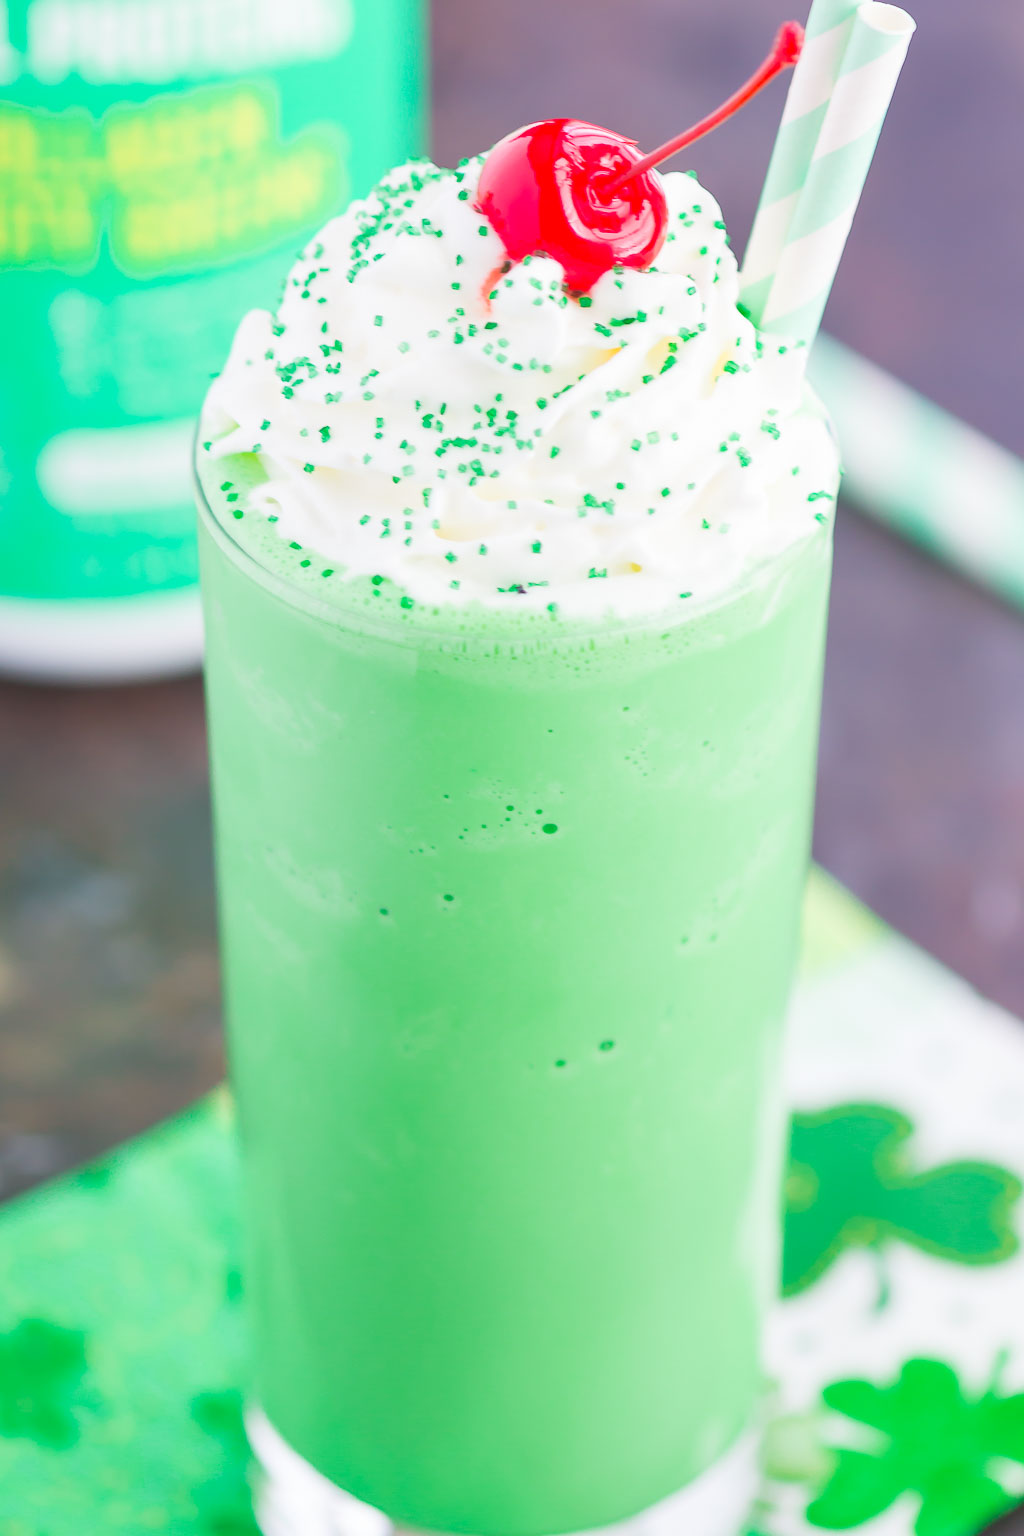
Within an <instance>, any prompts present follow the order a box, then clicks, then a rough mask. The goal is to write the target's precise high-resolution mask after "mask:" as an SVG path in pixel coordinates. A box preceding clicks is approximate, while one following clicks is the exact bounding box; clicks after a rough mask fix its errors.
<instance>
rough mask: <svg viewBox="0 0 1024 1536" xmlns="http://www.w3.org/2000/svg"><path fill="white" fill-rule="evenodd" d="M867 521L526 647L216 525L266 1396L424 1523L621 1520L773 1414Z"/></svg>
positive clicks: (224, 828) (210, 572)
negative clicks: (720, 581)
mask: <svg viewBox="0 0 1024 1536" xmlns="http://www.w3.org/2000/svg"><path fill="white" fill-rule="evenodd" d="M221 468H222V467H221ZM249 521H250V520H249V519H246V529H247V525H248V523H249ZM253 521H255V520H253ZM224 523H225V525H226V526H228V527H231V528H232V534H233V535H237V534H239V533H240V532H242V531H243V529H242V525H238V524H234V525H233V524H232V522H231V519H230V518H229V517H228V516H227V515H226V512H225V513H224ZM246 537H247V538H249V537H250V535H249V534H248V532H247V531H246ZM252 537H253V538H255V535H252ZM270 537H271V539H272V538H273V537H274V536H273V535H272V533H271V535H270ZM264 546H265V551H266V550H268V549H269V545H268V544H267V543H266V539H264ZM252 547H255V545H253V546H252ZM279 547H283V546H279ZM830 549H831V540H830V530H829V529H828V528H827V527H823V526H822V527H818V528H817V529H816V531H815V532H814V533H812V534H810V535H809V536H808V538H807V539H806V540H804V541H803V543H801V544H799V545H798V546H796V547H795V548H794V549H793V550H791V551H790V552H789V553H788V554H787V555H786V556H784V557H783V558H782V559H781V560H780V561H779V563H778V564H777V565H776V566H775V567H774V568H773V569H772V570H771V571H770V572H769V573H767V574H766V575H765V576H764V578H763V580H761V582H760V583H759V584H757V585H755V586H752V587H750V588H748V589H747V590H745V591H744V592H742V593H740V594H738V595H737V596H735V597H734V598H733V599H732V600H730V601H729V602H727V603H725V604H723V605H720V606H718V607H717V608H715V609H713V610H710V611H707V612H705V613H703V614H699V613H698V614H694V615H692V616H689V615H688V616H686V617H683V616H679V617H677V616H675V615H673V616H672V617H671V619H670V620H668V621H666V620H665V619H664V618H662V619H659V620H657V621H654V622H652V623H650V624H647V625H645V626H644V627H642V628H637V627H633V628H627V627H623V626H616V625H614V624H609V625H608V627H607V628H606V630H605V631H604V632H602V633H599V634H592V633H586V632H584V631H582V630H580V629H574V628H573V627H572V626H570V625H563V624H562V623H561V622H560V621H559V620H558V619H557V618H551V617H550V616H549V615H544V617H543V619H537V620H536V621H535V622H534V623H532V624H529V625H524V626H523V627H522V628H521V630H520V631H518V632H517V633H515V634H514V636H513V638H512V639H511V640H510V639H509V638H508V631H507V629H506V628H505V625H506V621H504V620H503V619H502V617H501V616H495V615H488V614H482V615H478V617H477V619H476V621H473V620H466V619H462V618H460V619H459V620H458V626H459V627H458V628H457V629H456V630H455V631H454V632H453V631H452V630H451V629H450V630H449V632H448V634H447V635H446V634H445V630H444V622H443V619H438V618H435V617H434V616H432V615H429V614H428V615H424V614H422V613H421V612H420V611H419V610H416V611H413V612H409V611H406V610H403V609H401V608H399V606H398V604H397V599H396V598H394V597H393V596H392V597H391V598H389V597H388V595H387V593H386V592H385V593H384V595H383V597H382V598H380V599H378V600H377V606H380V607H384V608H385V609H386V611H385V612H384V613H383V614H382V615H377V614H375V613H374V600H373V597H372V594H370V593H368V592H367V593H366V594H365V595H363V596H362V597H361V598H359V599H358V600H357V599H356V598H355V597H352V598H351V599H350V600H349V601H348V606H347V607H346V605H345V599H344V598H341V597H339V596H338V593H339V592H342V593H344V591H345V589H344V587H343V586H342V585H341V584H340V583H338V582H335V583H334V584H333V585H332V584H331V583H330V582H325V581H324V580H323V579H322V578H320V577H319V569H318V563H317V562H316V561H314V562H313V566H312V567H311V568H309V570H308V571H304V572H303V573H302V577H301V580H302V582H304V583H305V586H304V587H302V586H300V584H299V573H298V572H297V571H296V573H295V579H294V580H291V579H290V580H289V582H288V584H287V585H286V584H283V583H282V582H281V581H280V579H279V578H278V577H273V576H267V575H264V574H262V573H261V572H260V570H259V567H258V566H257V565H256V564H253V563H250V562H249V561H248V560H247V558H246V556H244V555H240V554H239V552H238V551H237V549H235V548H234V547H233V545H232V542H231V538H225V536H224V534H223V533H222V532H221V531H220V529H219V527H217V525H216V524H215V523H214V522H213V521H212V520H211V519H209V518H208V517H207V518H206V519H205V526H204V529H203V531H202V536H201V555H202V562H203V583H204V589H205V599H206V605H207V625H208V657H209V660H208V680H209V684H208V685H209V702H210V715H211V727H212V754H213V772H214V786H215V801H216V816H217V834H218V852H219V868H220V892H221V903H222V922H223V941H224V950H225V960H226V982H227V999H228V1012H229V1018H230V1028H231V1053H232V1059H233V1072H234V1081H235V1085H236V1088H237V1092H238V1098H239V1104H240V1112H241V1120H242V1129H243V1137H244V1146H245V1153H246V1170H247V1202H248V1210H247V1220H248V1234H249V1285H250V1291H251V1295H252V1298H253V1305H254V1320H255V1330H256V1366H257V1373H258V1379H257V1392H258V1396H259V1400H260V1402H261V1404H262V1406H263V1407H264V1409H265V1410H266V1412H267V1414H268V1416H269V1418H270V1419H271V1421H272V1423H273V1424H274V1425H275V1427H276V1428H277V1429H278V1430H279V1431H280V1432H281V1433H282V1434H283V1435H284V1436H285V1438H286V1439H287V1440H288V1441H289V1442H290V1443H291V1444H292V1445H293V1446H294V1447H295V1449H296V1450H298V1451H299V1452H300V1453H301V1454H302V1455H303V1456H304V1457H306V1458H307V1459H308V1460H309V1461H310V1462H312V1463H313V1464H314V1465H315V1466H316V1467H317V1468H319V1469H320V1471H322V1472H323V1473H325V1474H326V1475H327V1476H328V1477H329V1478H331V1479H332V1480H333V1481H334V1482H336V1483H337V1484H339V1485H340V1486H341V1487H343V1488H345V1489H346V1490H348V1491H349V1492H350V1493H353V1494H355V1495H356V1496H357V1497H358V1498H360V1499H363V1500H366V1501H367V1502H369V1503H371V1504H373V1505H375V1506H377V1507H379V1508H381V1509H383V1510H384V1511H386V1512H387V1513H388V1514H389V1515H391V1516H392V1517H393V1518H394V1519H396V1520H399V1521H402V1522H406V1523H408V1524H411V1525H416V1526H420V1527H426V1528H429V1529H434V1530H440V1531H452V1532H469V1533H478V1536H546V1533H552V1532H560V1531H576V1530H583V1529H586V1528H589V1527H593V1526H597V1525H601V1524H605V1523H608V1522H611V1521H614V1520H617V1519H620V1518H624V1517H626V1516H629V1515H632V1514H634V1513H636V1512H637V1511H639V1510H641V1509H643V1508H645V1507H646V1506H648V1505H650V1504H652V1503H654V1502H655V1501H657V1500H659V1499H661V1498H662V1497H664V1496H666V1495H668V1494H669V1493H671V1492H673V1491H674V1490H676V1489H678V1488H680V1487H682V1486H683V1485H685V1484H686V1483H687V1482H688V1481H690V1480H691V1479H693V1478H694V1477H696V1476H697V1475H699V1474H700V1473H701V1472H702V1471H703V1470H704V1469H706V1468H707V1467H708V1466H709V1465H710V1464H711V1463H712V1462H713V1461H714V1460H715V1459H716V1458H717V1457H719V1456H720V1455H721V1454H722V1453H723V1452H724V1451H725V1450H727V1449H728V1448H729V1446H730V1445H731V1444H732V1443H733V1442H734V1440H735V1439H736V1437H738V1436H739V1435H740V1434H741V1433H742V1432H743V1431H744V1430H745V1429H747V1428H748V1427H749V1426H750V1425H751V1424H752V1423H753V1422H754V1420H755V1418H756V1414H757V1409H758V1401H759V1396H760V1393H761V1386H762V1383H761V1374H760V1366H759V1358H758V1357H759V1336H760V1330H761V1323H762V1318H763V1315H764V1311H765V1308H766V1306H767V1305H768V1303H769V1301H770V1299H771V1297H772V1296H773V1295H774V1293H775V1290H776V1281H777V1267H778V1253H777V1246H778V1242H777V1228H778V1206H779V1194H778V1185H779V1171H780V1163H781V1151H782V1123H781V1106H780V1095H779V1081H778V1067H779V1053H780V1038H781V1022H782V1017H783V1013H784V1009H785V1004H786V999H787V993H788V989H789V984H790V976H791V967H792V961H793V954H794V948H795V940H796V930H797V916H798V909H799V905H800V899H801V894H802V889H803V883H804V878H805V872H806V866H807V859H808V844H809V831H810V815H811V804H812V794H813V775H814V763H815V751H816V739H817V729H818V714H819V697H820V685H821V669H822V656H823V641H824V630H825V615H826V606H827V591H828V578H829V568H830ZM268 558H269V556H268ZM297 558H298V557H296V559H297ZM318 580H319V586H318V585H317V581H318ZM328 591H330V592H333V594H334V597H333V600H332V602H333V606H332V602H329V601H328V600H327V598H326V596H325V593H326V592H328Z"/></svg>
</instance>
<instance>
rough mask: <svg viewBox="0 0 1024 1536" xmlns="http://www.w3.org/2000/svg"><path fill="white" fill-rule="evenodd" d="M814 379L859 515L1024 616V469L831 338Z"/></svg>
mask: <svg viewBox="0 0 1024 1536" xmlns="http://www.w3.org/2000/svg"><path fill="white" fill-rule="evenodd" d="M809 375H810V380H811V383H812V384H813V385H814V387H815V388H816V389H817V390H818V391H819V393H820V394H821V395H822V397H823V398H824V399H825V400H826V401H827V402H828V407H829V410H830V412H831V414H832V417H833V420H834V421H835V424H836V429H837V431H838V434H839V440H840V442H841V444H842V446H843V456H844V459H845V461H846V475H845V478H844V481H843V487H844V491H845V492H846V493H847V494H848V495H849V496H850V497H851V499H852V500H853V501H854V502H855V503H856V504H857V507H858V508H859V509H860V510H861V511H863V512H867V513H868V514H870V516H871V517H873V518H876V519H877V520H878V521H879V522H881V523H883V524H885V525H886V526H887V527H890V528H892V529H893V530H894V531H895V532H897V533H899V534H902V535H903V536H904V537H906V538H908V539H911V540H912V541H913V542H914V543H916V544H920V545H921V546H923V547H924V548H925V549H926V550H928V551H929V553H931V554H933V555H935V556H936V558H938V559H940V560H944V561H945V562H946V563H947V564H949V565H951V566H953V567H954V569H955V570H958V571H960V572H962V573H963V574H964V575H966V576H969V577H971V578H972V579H973V580H975V581H978V582H980V583H981V584H982V585H984V586H986V587H989V588H991V589H992V590H993V591H995V592H997V593H999V595H1000V596H1001V597H1004V598H1006V599H1008V600H1009V601H1010V602H1012V603H1015V604H1018V605H1020V606H1024V462H1022V461H1021V460H1020V459H1019V458H1017V456H1016V455H1015V454H1012V453H1011V452H1010V451H1009V450H1008V449H1006V448H1003V447H1001V446H1000V445H999V444H998V443H995V442H993V441H992V439H991V438H988V437H986V436H985V435H984V434H983V433H981V432H977V431H975V429H974V428H973V427H969V426H967V424H966V423H965V422H962V421H959V420H958V419H957V418H956V417H955V416H952V415H950V413H949V412H948V411H944V410H943V409H942V408H941V406H938V405H935V404H934V403H933V402H932V401H931V400H927V399H925V398H924V396H923V395H919V394H917V393H916V392H915V391H914V390H912V389H910V388H909V386H908V385H906V384H902V383H900V381H899V380H898V379H895V378H894V377H893V376H892V374H890V373H886V372H885V371H884V370H883V369H881V368H878V367H876V366H875V365H874V364H873V363H869V362H868V361H867V360H866V359H865V358H863V357H861V356H859V354H858V353H856V352H854V351H851V349H850V348H849V347H844V346H843V345H842V344H841V343H840V342H838V341H835V340H834V339H833V338H832V337H831V336H820V337H819V338H818V340H817V342H816V343H815V347H814V351H813V353H812V355H811V359H810V366H809Z"/></svg>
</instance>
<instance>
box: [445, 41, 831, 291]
mask: <svg viewBox="0 0 1024 1536" xmlns="http://www.w3.org/2000/svg"><path fill="white" fill-rule="evenodd" d="M803 41H804V31H803V28H802V27H801V26H800V24H799V22H796V21H789V22H787V23H786V24H785V26H784V27H782V28H781V30H780V32H779V35H778V37H777V38H776V39H775V46H774V48H773V49H772V51H771V53H770V54H769V56H768V58H767V59H766V60H765V61H764V63H763V64H762V65H761V68H760V69H759V70H758V71H757V73H756V75H754V76H753V77H752V78H751V79H750V80H748V81H747V83H746V85H744V86H742V87H741V88H740V90H738V91H737V92H736V93H735V95H733V96H730V97H729V100H728V101H726V102H724V103H723V104H722V106H720V107H719V108H718V109H717V110H716V111H714V112H712V113H710V114H709V116H707V117H705V118H702V120H701V121H700V122H699V123H697V124H696V125H695V126H694V127H693V128H688V129H687V130H686V132H685V133H681V134H679V135H678V137H676V138H674V139H670V140H669V141H668V143H667V144H663V145H662V146H661V147H660V149H656V150H654V151H653V153H651V154H649V155H642V154H641V153H640V151H639V149H638V148H637V146H636V143H635V141H634V140H633V139H625V138H623V137H622V135H621V134H618V133H612V132H610V131H609V130H608V129H607V128H598V127H595V125H594V124H593V123H584V122H580V121H579V120H578V119H576V118H571V117H555V118H550V119H549V120H548V121H546V122H543V123H531V124H529V126H528V127H526V128H520V129H519V130H518V131H517V132H516V133H510V134H509V135H508V137H507V138H504V139H502V140H501V141H500V143H498V144H496V145H495V146H494V148H493V149H492V150H491V153H490V154H489V155H488V157H487V159H486V160H485V161H484V164H483V168H482V170H481V172H480V182H479V186H478V190H477V203H476V206H477V209H478V210H479V212H480V213H482V214H483V215H484V217H485V218H486V219H487V220H488V221H489V223H490V224H491V226H492V227H493V229H494V230H495V231H496V233H497V234H498V235H499V236H500V238H501V241H502V244H503V245H504V247H505V250H506V252H507V254H508V259H509V260H510V261H522V260H523V258H524V257H525V256H532V255H534V254H538V253H539V254H543V255H545V256H553V257H554V259H555V260H556V261H557V262H559V263H560V264H561V265H562V267H563V268H564V269H565V282H566V287H567V288H568V289H569V290H570V292H572V293H577V294H579V293H587V292H588V291H589V290H590V289H591V288H592V287H593V286H594V284H595V283H596V282H597V280H598V278H599V277H601V276H602V275H603V274H604V273H605V272H608V271H610V269H611V268H612V267H614V266H623V267H649V266H650V265H651V263H652V262H653V261H654V259H655V257H656V256H657V254H658V252H659V251H660V249H661V247H662V244H663V243H664V240H665V234H666V231H667V227H668V206H667V204H666V201H665V193H664V190H663V188H662V185H661V178H660V176H658V175H657V174H655V173H654V167H655V166H656V165H660V163H661V162H662V160H667V159H668V158H669V156H670V155H674V154H677V153H678V151H679V150H681V149H685V148H686V146H687V145H688V144H693V143H695V142H696V140H697V139H701V138H703V137H704V135H705V134H706V133H710V132H711V130H712V129H713V128H717V127H718V126H719V124H720V123H724V122H725V120H726V119H727V118H729V117H731V116H732V115H733V113H734V112H738V111H739V109H740V107H742V106H745V105H746V103H747V102H748V101H750V99H751V97H753V96H756V95H757V93H758V91H760V90H762V89H763V88H764V87H765V86H766V85H767V84H768V83H769V81H771V80H774V78H775V76H776V75H778V74H781V72H782V71H783V70H784V69H788V68H789V67H790V66H791V65H793V64H795V63H796V61H797V59H798V58H799V57H800V50H801V48H802V47H803ZM487 286H488V290H489V289H490V287H491V286H492V283H490V282H489V283H488V285H487ZM485 297H486V294H485Z"/></svg>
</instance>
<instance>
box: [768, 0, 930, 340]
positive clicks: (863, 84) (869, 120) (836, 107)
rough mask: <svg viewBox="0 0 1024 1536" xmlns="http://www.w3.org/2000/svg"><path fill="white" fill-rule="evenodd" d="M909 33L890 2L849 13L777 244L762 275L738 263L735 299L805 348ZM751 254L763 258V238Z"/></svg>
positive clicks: (869, 1)
mask: <svg viewBox="0 0 1024 1536" xmlns="http://www.w3.org/2000/svg"><path fill="white" fill-rule="evenodd" d="M833 30H835V29H833ZM914 30H915V24H914V22H913V21H912V20H911V18H910V17H909V16H908V15H907V13H906V11H903V10H901V9H900V8H899V7H898V6H895V5H883V4H879V3H877V0H865V3H863V4H861V5H859V6H858V7H857V9H856V11H855V12H854V14H853V16H852V19H851V21H850V23H849V33H848V37H847V40H846V46H845V48H844V49H843V51H842V56H841V60H840V64H839V73H838V75H837V77H836V79H835V81H834V83H833V85H832V90H831V95H830V96H829V98H828V101H827V104H826V106H825V108H824V113H823V115H822V116H821V120H820V125H819V128H818V133H817V137H816V139H815V142H814V149H813V153H812V155H811V159H810V164H809V165H808V166H807V170H806V174H805V176H804V180H803V185H802V186H801V187H800V188H799V190H798V191H796V192H795V193H791V194H790V197H791V198H792V206H791V209H790V216H789V221H788V224H787V225H786V229H785V234H784V238H783V243H782V244H781V246H780V247H779V248H778V249H777V251H776V258H775V260H774V262H773V263H772V266H771V270H770V272H769V273H768V275H767V276H762V277H760V278H759V279H757V280H756V282H755V281H754V280H753V279H754V271H748V269H747V267H745V268H744V277H743V290H742V294H741V302H743V303H745V305H746V307H747V309H748V310H749V312H750V314H751V316H752V318H753V319H754V320H755V321H756V323H757V324H758V325H759V326H760V327H761V329H762V330H767V331H773V332H779V333H782V334H784V335H787V336H791V337H793V338H794V340H796V341H798V342H803V343H804V344H805V345H807V346H809V345H810V344H811V342H812V341H813V340H814V337H815V336H816V335H817V331H818V326H819V325H820V323H821V316H822V313H823V311H824V309H825V305H826V303H827V302H828V296H829V294H830V293H831V291H832V284H833V282H834V280H835V275H836V272H837V270H838V268H839V263H840V260H841V259H842V254H843V251H844V249H845V246H846V241H847V237H848V236H849V233H850V226H851V224H852V223H853V217H854V214H855V213H856V211H857V205H858V203H859V202H860V197H861V193H862V191H863V189H864V183H865V180H866V179H867V174H868V171H869V169H870V167H871V161H872V159H873V158H874V153H875V147H876V145H877V143H878V137H879V134H880V133H881V131H882V123H883V122H884V120H885V114H886V112H887V111H888V109H889V103H890V101H891V100H892V95H893V91H894V90H895V89H896V82H897V80H898V79H899V75H900V70H901V69H902V68H903V62H904V60H905V58H906V56H907V49H908V47H909V46H910V39H911V37H912V36H913V33H914ZM810 115H811V116H813V115H814V114H813V113H812V114H810ZM803 116H804V117H805V118H806V117H807V116H808V114H806V113H805V114H803ZM799 120H800V119H797V121H799ZM805 131H806V132H807V133H808V134H809V133H810V127H809V126H808V128H807V129H806V130H805ZM804 149H806V144H805V145H804ZM793 164H794V165H795V164H796V160H795V159H794V161H793ZM781 222H782V221H781V217H780V218H779V219H777V221H776V227H775V230H774V234H775V237H776V239H777V238H778V237H779V235H780V233H781ZM754 254H755V257H756V258H757V259H758V260H759V261H762V262H764V261H767V260H768V250H767V236H765V239H764V243H763V244H761V245H760V249H759V251H755V253H754ZM755 270H756V269H755Z"/></svg>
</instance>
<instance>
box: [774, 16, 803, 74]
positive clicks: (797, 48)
mask: <svg viewBox="0 0 1024 1536" xmlns="http://www.w3.org/2000/svg"><path fill="white" fill-rule="evenodd" d="M803 48H804V29H803V27H802V26H801V25H800V23H799V22H798V21H786V22H783V24H782V26H781V27H780V28H779V35H778V37H777V38H776V39H775V56H776V58H777V59H778V61H779V63H780V64H782V65H786V64H795V63H796V61H797V59H798V58H799V57H800V55H801V53H802V52H803Z"/></svg>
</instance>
